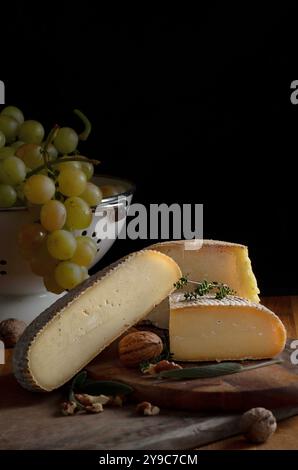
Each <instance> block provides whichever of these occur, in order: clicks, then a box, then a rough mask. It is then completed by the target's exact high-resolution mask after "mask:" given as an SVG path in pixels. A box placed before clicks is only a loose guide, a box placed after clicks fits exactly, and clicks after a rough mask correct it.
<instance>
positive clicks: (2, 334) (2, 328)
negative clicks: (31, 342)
mask: <svg viewBox="0 0 298 470" xmlns="http://www.w3.org/2000/svg"><path fill="white" fill-rule="evenodd" d="M26 327H27V325H26V323H25V322H23V321H22V320H17V319H16V318H8V319H7V320H3V321H2V322H1V323H0V340H1V341H3V343H4V344H5V347H6V348H13V347H14V346H15V345H16V344H17V342H18V340H19V339H20V337H21V335H22V334H23V332H24V330H25V328H26Z"/></svg>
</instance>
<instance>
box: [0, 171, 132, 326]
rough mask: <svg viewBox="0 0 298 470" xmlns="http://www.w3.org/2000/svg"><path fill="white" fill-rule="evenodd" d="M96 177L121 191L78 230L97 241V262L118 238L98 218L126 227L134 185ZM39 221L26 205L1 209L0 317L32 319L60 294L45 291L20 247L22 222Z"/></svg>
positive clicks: (109, 199)
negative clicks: (102, 232) (107, 235)
mask: <svg viewBox="0 0 298 470" xmlns="http://www.w3.org/2000/svg"><path fill="white" fill-rule="evenodd" d="M93 181H94V182H95V183H96V184H98V185H99V186H101V185H112V186H115V187H116V188H117V189H118V191H119V194H117V195H116V196H110V197H106V198H104V199H103V200H102V202H101V203H100V204H99V205H98V206H97V208H96V209H95V210H94V211H93V219H92V223H91V225H90V227H88V229H86V230H77V231H76V232H75V235H88V236H89V237H91V238H93V239H94V241H96V243H97V247H98V248H97V254H96V258H95V260H94V263H93V265H92V266H94V265H95V264H96V263H97V262H98V261H99V260H100V259H101V258H102V257H103V256H104V255H105V254H106V253H107V251H108V250H109V249H110V248H111V246H112V245H113V243H114V241H115V238H113V237H110V238H100V233H99V232H98V228H97V225H98V222H99V221H100V220H101V221H102V222H104V223H105V224H106V226H107V227H108V230H109V229H110V230H111V229H112V230H111V232H113V227H114V226H115V224H117V230H118V233H119V231H120V230H121V228H122V227H123V225H124V223H125V219H126V214H127V210H126V209H127V207H129V205H130V203H131V199H132V196H133V192H134V186H133V184H132V183H130V182H129V181H126V180H123V179H119V178H115V177H112V176H97V177H94V178H93ZM34 221H36V218H35V217H34V213H33V212H32V211H28V209H26V208H25V207H14V208H11V209H0V227H1V229H0V321H2V320H4V319H5V318H11V317H13V318H19V319H22V320H24V321H25V322H27V323H29V322H30V321H32V320H33V319H34V318H35V317H36V316H37V315H39V313H41V312H42V311H43V310H44V309H45V308H47V307H48V306H49V305H51V304H52V303H53V302H55V300H57V299H58V298H59V297H61V295H64V294H61V295H60V296H58V295H55V294H52V293H49V292H47V291H46V289H45V287H44V284H43V281H42V278H41V277H39V276H36V275H35V274H33V273H32V271H31V270H30V266H29V263H28V262H27V261H26V260H24V259H23V258H22V257H21V255H20V253H19V252H18V248H17V234H18V231H19V229H20V227H21V226H22V225H23V224H26V223H30V222H34Z"/></svg>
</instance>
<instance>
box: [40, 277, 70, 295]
mask: <svg viewBox="0 0 298 470" xmlns="http://www.w3.org/2000/svg"><path fill="white" fill-rule="evenodd" d="M43 283H44V286H45V288H46V289H47V291H49V292H52V293H53V294H62V292H64V290H65V289H64V287H61V286H59V284H58V283H57V281H56V279H55V274H52V275H48V276H44V278H43Z"/></svg>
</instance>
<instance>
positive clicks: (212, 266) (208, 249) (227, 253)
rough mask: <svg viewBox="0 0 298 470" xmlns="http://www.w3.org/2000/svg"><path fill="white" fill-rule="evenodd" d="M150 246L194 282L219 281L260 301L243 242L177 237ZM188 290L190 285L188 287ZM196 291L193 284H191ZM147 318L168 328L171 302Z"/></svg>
mask: <svg viewBox="0 0 298 470" xmlns="http://www.w3.org/2000/svg"><path fill="white" fill-rule="evenodd" d="M149 249H152V250H157V251H160V252H161V253H164V254H166V255H168V256H170V257H171V258H173V259H174V260H175V261H176V263H177V264H178V265H179V266H180V268H181V271H182V273H183V274H184V275H187V276H188V277H189V279H192V280H194V281H203V280H204V279H206V280H207V281H217V282H222V283H224V284H227V285H228V286H229V287H231V289H233V290H234V291H235V292H236V294H237V296H239V297H243V298H246V299H248V300H251V301H252V302H259V296H258V294H259V292H260V291H259V289H258V285H257V281H256V278H255V275H254V273H253V270H252V266H251V261H250V259H249V256H248V249H247V247H246V246H244V245H238V244H237V243H228V242H222V241H216V240H198V239H195V240H177V241H169V242H164V243H158V244H155V245H152V246H150V247H149ZM186 289H187V288H186ZM190 289H191V290H193V285H190ZM148 319H149V320H151V321H152V322H153V323H154V324H156V325H157V326H159V327H161V328H168V327H169V303H168V301H167V300H165V301H164V302H162V304H160V305H159V306H158V307H156V309H154V310H153V311H152V312H151V313H150V315H149V316H148Z"/></svg>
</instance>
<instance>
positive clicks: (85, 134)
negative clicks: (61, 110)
mask: <svg viewBox="0 0 298 470" xmlns="http://www.w3.org/2000/svg"><path fill="white" fill-rule="evenodd" d="M73 112H74V114H76V115H77V116H78V117H79V118H80V119H81V121H82V122H83V124H84V126H85V127H84V130H83V132H81V134H79V139H80V140H87V139H88V137H89V134H90V132H91V129H92V126H91V122H90V121H89V119H88V118H87V116H85V114H84V113H82V111H80V110H79V109H74V110H73Z"/></svg>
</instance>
